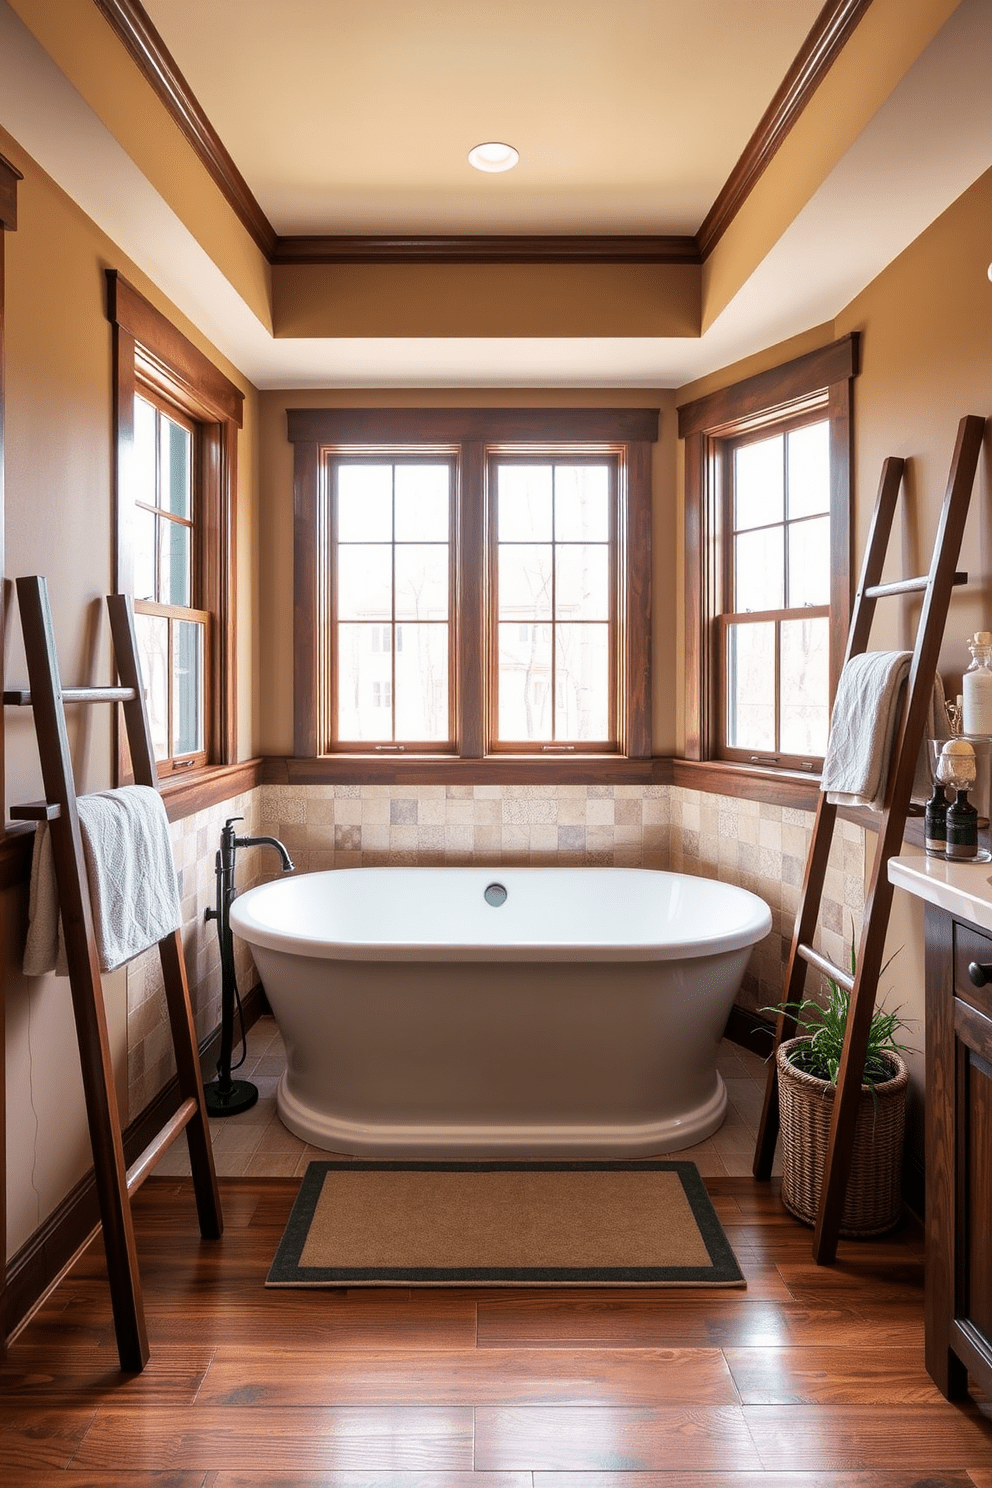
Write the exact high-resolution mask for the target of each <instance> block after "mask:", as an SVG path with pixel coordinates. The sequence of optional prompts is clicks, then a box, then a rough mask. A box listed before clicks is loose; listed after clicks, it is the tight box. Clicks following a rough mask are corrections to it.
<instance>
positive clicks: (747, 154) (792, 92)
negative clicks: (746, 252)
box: [696, 0, 871, 259]
mask: <svg viewBox="0 0 992 1488" xmlns="http://www.w3.org/2000/svg"><path fill="white" fill-rule="evenodd" d="M870 5H871V0H827V3H826V5H824V7H823V9H822V10H821V11H820V14H819V15H818V16H817V18H816V20H815V21H814V22H813V25H812V27H811V29H810V31H809V34H808V35H807V37H806V40H805V41H804V42H803V44H802V46H801V48H800V50H799V52H798V54H797V56H796V59H795V61H794V62H793V64H792V66H791V67H790V68H789V71H788V72H787V73H786V75H785V77H784V78H783V80H782V84H781V87H780V88H779V90H778V92H777V93H776V94H775V97H774V98H773V99H772V101H771V103H770V104H769V105H768V108H767V109H766V110H765V112H764V114H762V116H761V120H760V122H759V124H758V127H757V129H756V130H755V131H754V133H753V134H752V136H751V138H750V139H749V140H748V142H747V145H746V146H745V147H744V151H743V153H742V155H741V157H740V159H739V160H738V162H737V164H736V165H735V166H734V168H733V170H732V171H731V172H730V175H729V176H728V177H727V179H726V181H725V182H724V185H723V187H722V189H721V191H720V194H719V195H718V196H717V198H716V201H715V202H714V203H713V205H712V207H710V210H709V212H708V213H707V214H706V217H705V218H704V219H703V223H702V226H701V227H700V229H699V231H698V232H697V234H696V243H697V245H698V247H699V252H700V256H701V257H702V258H703V259H706V258H708V257H709V256H710V254H711V253H712V252H713V249H714V248H715V247H716V245H717V243H718V242H719V241H720V239H721V238H722V237H723V235H724V233H725V232H726V231H727V229H728V227H729V226H730V224H731V223H732V222H733V220H734V218H735V217H736V216H737V213H738V212H739V211H740V209H741V207H742V206H743V205H744V202H745V201H746V200H747V198H748V197H749V196H750V194H751V192H752V191H753V190H754V188H755V186H756V185H757V182H758V179H759V177H760V176H761V175H762V173H763V172H764V170H765V169H766V167H767V166H768V164H769V163H770V161H771V159H772V157H773V156H774V155H775V153H776V152H777V151H778V150H779V148H780V147H781V145H782V144H783V142H784V141H785V139H786V136H787V135H788V134H789V132H790V130H791V129H792V128H793V126H794V125H795V123H796V120H797V119H798V118H799V116H800V114H801V113H802V111H803V109H804V108H805V107H806V105H807V103H808V102H809V100H810V99H811V98H812V96H813V94H814V93H815V92H816V89H817V88H818V87H819V86H820V84H821V82H822V81H823V79H824V78H825V77H826V75H827V73H828V72H829V71H830V69H831V67H832V66H833V65H834V63H835V62H836V60H837V58H838V56H839V55H840V52H841V50H842V49H843V47H844V46H845V44H846V43H847V42H848V41H849V40H850V37H851V36H852V34H853V32H854V30H855V27H856V26H857V25H858V22H859V21H861V20H863V18H864V16H865V13H866V12H867V10H868V8H869V6H870Z"/></svg>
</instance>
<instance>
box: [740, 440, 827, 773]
mask: <svg viewBox="0 0 992 1488" xmlns="http://www.w3.org/2000/svg"><path fill="white" fill-rule="evenodd" d="M719 458H720V461H721V465H722V469H723V472H724V502H723V528H724V533H725V551H726V571H725V573H724V584H723V588H724V592H725V594H726V595H727V596H728V597H729V605H728V608H727V609H726V610H725V611H724V612H723V613H722V614H721V615H720V617H719V631H720V635H721V641H722V644H721V661H722V667H721V672H722V676H723V679H724V685H723V693H722V698H721V703H722V707H721V708H720V709H719V718H720V737H719V740H718V751H717V752H718V753H721V754H723V755H724V756H725V757H726V758H730V759H742V760H744V761H746V762H747V763H751V764H770V763H774V764H780V765H785V766H793V767H799V768H805V769H810V768H812V767H813V766H814V764H818V763H819V761H820V760H821V759H822V757H823V753H824V750H825V748H826V739H827V731H828V727H829V687H830V581H831V569H830V489H831V481H830V426H829V422H828V420H827V419H826V418H824V417H822V415H821V416H819V417H818V416H816V415H815V414H814V415H810V414H806V415H804V417H803V419H802V421H800V422H796V421H795V420H793V421H792V422H787V421H784V420H781V421H778V422H777V423H776V424H775V425H773V426H769V425H766V426H765V427H763V428H762V429H761V430H760V431H759V432H756V433H752V434H749V435H748V436H746V437H744V438H740V439H736V440H726V441H723V442H722V447H721V449H720V456H719Z"/></svg>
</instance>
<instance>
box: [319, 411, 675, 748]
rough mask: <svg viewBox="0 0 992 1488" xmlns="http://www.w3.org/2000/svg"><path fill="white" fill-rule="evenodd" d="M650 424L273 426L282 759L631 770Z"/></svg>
mask: <svg viewBox="0 0 992 1488" xmlns="http://www.w3.org/2000/svg"><path fill="white" fill-rule="evenodd" d="M657 425H658V414H657V410H650V409H627V410H623V409H618V410H578V409H567V410H550V409H549V410H536V409H524V410H519V409H516V410H514V409H502V410H497V409H493V410H486V409H445V410H440V409H439V410H417V409H391V410H387V409H383V410H370V409H369V410H343V409H342V410H331V409H298V410H290V414H289V433H290V438H291V440H292V442H293V444H294V446H295V451H296V502H297V510H296V534H297V542H296V600H297V603H296V617H297V631H296V646H295V653H296V673H295V686H296V754H297V756H303V757H307V758H314V757H316V756H330V755H333V754H336V753H340V754H356V753H358V754H363V753H364V754H380V755H418V754H419V755H421V756H423V755H445V754H447V755H458V756H461V757H468V758H480V757H484V756H489V757H495V756H497V755H527V756H530V757H532V758H534V757H540V756H545V757H549V756H557V757H560V756H561V755H563V754H567V755H573V754H574V755H579V756H581V755H587V756H590V755H613V756H631V757H635V758H636V757H641V758H643V757H645V756H648V755H650V753H651V720H650V687H649V652H650V563H651V557H650V512H651V479H650V473H651V453H650V452H651V444H652V442H653V440H654V439H655V438H656V437H657Z"/></svg>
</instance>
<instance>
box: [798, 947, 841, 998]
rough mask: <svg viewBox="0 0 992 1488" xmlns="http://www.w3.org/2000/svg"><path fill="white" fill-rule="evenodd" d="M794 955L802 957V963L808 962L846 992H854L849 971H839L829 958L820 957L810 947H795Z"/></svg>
mask: <svg viewBox="0 0 992 1488" xmlns="http://www.w3.org/2000/svg"><path fill="white" fill-rule="evenodd" d="M796 953H797V955H799V956H802V958H803V960H804V961H808V962H809V964H810V966H815V967H816V969H817V971H822V972H823V974H824V976H828V977H829V978H830V980H831V981H833V982H839V983H840V985H841V986H842V987H843V988H844V989H845V990H846V991H848V992H853V991H854V978H853V976H852V975H851V973H850V972H849V971H841V969H840V967H839V966H835V965H834V963H833V962H832V961H831V960H830V957H829V956H821V955H820V952H819V951H814V949H813V947H812V946H810V945H798V946H797V947H796Z"/></svg>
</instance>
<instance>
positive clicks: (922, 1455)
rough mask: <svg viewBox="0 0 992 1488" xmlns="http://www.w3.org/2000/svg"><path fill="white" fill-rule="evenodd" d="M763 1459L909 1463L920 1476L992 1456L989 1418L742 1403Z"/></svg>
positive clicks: (850, 1465) (785, 1463)
mask: <svg viewBox="0 0 992 1488" xmlns="http://www.w3.org/2000/svg"><path fill="white" fill-rule="evenodd" d="M743 1413H744V1418H745V1420H746V1422H747V1427H748V1430H749V1432H750V1433H751V1437H752V1439H753V1441H754V1444H755V1446H756V1448H757V1450H758V1452H759V1454H760V1457H761V1463H762V1466H763V1467H764V1468H765V1469H766V1470H768V1471H771V1470H772V1469H773V1468H774V1469H778V1470H780V1471H781V1470H787V1471H793V1472H796V1471H801V1470H803V1469H805V1468H807V1467H808V1466H809V1465H810V1463H814V1462H815V1463H816V1464H817V1466H818V1467H819V1468H820V1469H821V1470H829V1471H830V1472H852V1471H865V1470H866V1469H869V1468H879V1469H881V1468H890V1469H891V1468H902V1469H904V1470H907V1469H913V1470H915V1471H916V1472H917V1474H918V1475H919V1477H920V1478H923V1479H924V1480H925V1479H926V1477H927V1476H932V1475H933V1474H935V1473H942V1472H945V1471H955V1472H966V1471H967V1470H968V1468H969V1466H970V1465H972V1464H977V1465H982V1466H984V1465H985V1464H987V1463H988V1462H990V1461H992V1422H989V1421H988V1420H987V1419H986V1418H984V1417H983V1416H982V1415H981V1414H980V1412H979V1411H977V1410H976V1409H974V1408H971V1409H967V1410H966V1409H961V1408H952V1407H948V1406H947V1405H946V1404H943V1405H934V1406H912V1405H906V1406H891V1407H889V1408H887V1409H885V1410H879V1409H877V1408H874V1407H873V1408H871V1409H864V1408H859V1407H858V1406H853V1405H804V1406H802V1408H801V1409H795V1408H794V1407H791V1408H790V1407H789V1406H782V1405H770V1406H760V1405H753V1406H752V1405H749V1406H745V1407H744V1409H743Z"/></svg>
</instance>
